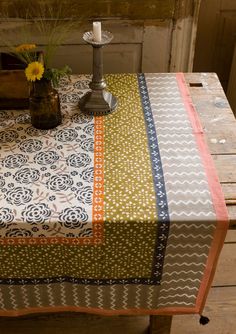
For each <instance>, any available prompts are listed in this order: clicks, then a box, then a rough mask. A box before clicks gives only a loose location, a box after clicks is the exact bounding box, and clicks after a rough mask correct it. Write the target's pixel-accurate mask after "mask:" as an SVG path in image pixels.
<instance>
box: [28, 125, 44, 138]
mask: <svg viewBox="0 0 236 334" xmlns="http://www.w3.org/2000/svg"><path fill="white" fill-rule="evenodd" d="M25 131H26V133H27V134H28V135H29V136H31V137H34V136H39V135H40V134H44V135H45V134H47V132H48V130H39V129H36V128H34V127H33V126H29V127H28V128H27V129H26V130H25Z"/></svg>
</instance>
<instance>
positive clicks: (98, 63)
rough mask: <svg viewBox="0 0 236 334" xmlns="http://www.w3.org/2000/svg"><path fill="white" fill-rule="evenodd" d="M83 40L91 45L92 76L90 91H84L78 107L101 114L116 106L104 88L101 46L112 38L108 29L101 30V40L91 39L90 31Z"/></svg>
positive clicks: (114, 99)
mask: <svg viewBox="0 0 236 334" xmlns="http://www.w3.org/2000/svg"><path fill="white" fill-rule="evenodd" d="M83 38H84V40H85V41H86V42H87V43H89V44H91V45H92V47H93V77H92V81H91V82H90V83H89V88H90V89H91V91H89V92H88V93H86V94H85V95H84V96H83V97H82V98H81V99H80V101H79V107H80V109H81V110H82V111H84V112H85V113H88V114H90V115H95V116H101V115H106V114H109V113H111V112H112V111H114V110H115V108H116V106H117V99H116V97H115V96H113V95H112V94H111V93H110V92H107V91H106V90H105V88H106V82H105V80H104V77H103V52H102V51H103V50H102V49H103V46H104V45H106V44H108V43H109V42H110V41H111V39H112V38H113V36H112V34H111V33H109V32H108V31H103V32H102V40H101V42H95V41H94V40H93V34H92V32H87V33H85V34H84V36H83Z"/></svg>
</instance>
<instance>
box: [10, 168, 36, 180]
mask: <svg viewBox="0 0 236 334" xmlns="http://www.w3.org/2000/svg"><path fill="white" fill-rule="evenodd" d="M39 177H40V173H39V171H38V170H37V169H35V168H28V167H27V168H23V169H20V170H19V171H18V172H16V174H15V175H14V179H15V180H16V181H17V182H19V183H25V184H28V183H32V182H35V181H38V179H39Z"/></svg>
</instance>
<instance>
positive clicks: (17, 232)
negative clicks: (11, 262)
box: [6, 228, 33, 238]
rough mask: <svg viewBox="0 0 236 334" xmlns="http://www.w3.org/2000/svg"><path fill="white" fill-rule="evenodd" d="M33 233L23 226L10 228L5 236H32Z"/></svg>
mask: <svg viewBox="0 0 236 334" xmlns="http://www.w3.org/2000/svg"><path fill="white" fill-rule="evenodd" d="M32 236H33V233H32V232H31V231H28V230H26V229H24V228H12V229H10V230H9V231H7V233H6V237H8V238H14V237H22V238H24V237H32Z"/></svg>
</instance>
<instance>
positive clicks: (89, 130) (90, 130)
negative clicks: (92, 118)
mask: <svg viewBox="0 0 236 334" xmlns="http://www.w3.org/2000/svg"><path fill="white" fill-rule="evenodd" d="M83 131H84V132H85V133H86V134H87V135H90V136H93V134H94V125H93V124H88V125H86V126H85V127H84V129H83Z"/></svg>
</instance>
